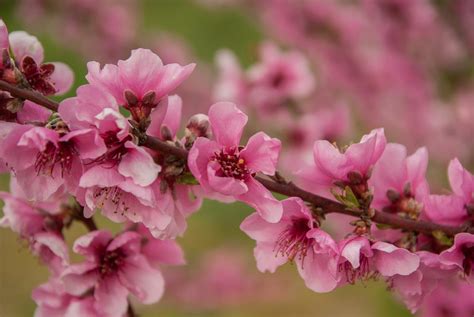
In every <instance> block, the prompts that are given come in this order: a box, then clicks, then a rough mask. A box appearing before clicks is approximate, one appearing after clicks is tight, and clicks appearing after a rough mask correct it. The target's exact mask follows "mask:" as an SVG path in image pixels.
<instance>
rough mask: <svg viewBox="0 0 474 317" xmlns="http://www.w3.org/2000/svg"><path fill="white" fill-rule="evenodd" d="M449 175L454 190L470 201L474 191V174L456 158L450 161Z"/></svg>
mask: <svg viewBox="0 0 474 317" xmlns="http://www.w3.org/2000/svg"><path fill="white" fill-rule="evenodd" d="M448 176H449V184H450V185H451V189H452V190H453V192H454V193H455V194H456V195H459V196H462V197H464V198H465V199H466V201H467V202H469V201H470V200H471V199H472V195H473V193H474V175H472V174H471V173H469V172H468V171H467V170H466V169H464V168H463V167H462V165H461V162H459V160H458V159H457V158H455V159H453V160H451V162H449V167H448Z"/></svg>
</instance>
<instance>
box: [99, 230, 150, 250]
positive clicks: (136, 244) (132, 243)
mask: <svg viewBox="0 0 474 317" xmlns="http://www.w3.org/2000/svg"><path fill="white" fill-rule="evenodd" d="M141 238H142V237H141V235H139V234H138V233H136V232H134V231H126V232H123V233H121V234H119V235H118V236H117V237H115V238H114V239H113V240H112V241H111V242H110V243H109V244H108V245H107V251H115V250H117V249H120V250H122V251H123V252H125V253H126V254H127V255H128V254H135V253H137V252H139V251H140V247H141Z"/></svg>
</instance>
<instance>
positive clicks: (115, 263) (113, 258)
mask: <svg viewBox="0 0 474 317" xmlns="http://www.w3.org/2000/svg"><path fill="white" fill-rule="evenodd" d="M124 259H125V254H124V253H123V251H122V250H120V249H118V250H114V251H107V252H105V254H104V255H103V256H102V257H101V259H100V265H99V272H100V275H101V276H102V277H105V276H107V275H110V274H114V273H116V272H117V271H118V270H119V269H120V267H121V266H122V263H123V261H124Z"/></svg>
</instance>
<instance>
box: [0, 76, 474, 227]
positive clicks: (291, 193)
mask: <svg viewBox="0 0 474 317" xmlns="http://www.w3.org/2000/svg"><path fill="white" fill-rule="evenodd" d="M0 90H5V91H8V92H10V93H11V94H12V95H14V96H16V97H19V98H23V99H28V100H31V101H33V102H35V103H37V104H39V105H42V106H44V107H46V108H48V109H51V110H54V111H56V110H57V108H58V103H56V102H54V101H52V100H49V99H48V98H46V97H43V96H42V95H40V94H38V93H36V92H34V91H29V90H24V89H20V88H16V87H14V86H12V85H10V84H8V83H6V82H3V81H0ZM141 145H143V146H145V147H147V148H149V149H152V150H155V151H158V152H161V153H164V154H169V155H173V156H176V157H179V158H182V159H187V157H188V151H187V150H185V149H182V148H178V147H177V146H175V145H173V144H170V143H167V142H164V141H162V140H160V139H158V138H155V137H151V136H146V135H145V136H144V137H143V139H142V140H141ZM255 179H256V180H258V181H259V182H260V183H261V184H262V185H263V186H265V187H266V188H267V189H269V190H270V191H272V192H275V193H279V194H282V195H285V196H288V197H300V198H301V199H303V200H304V201H306V202H309V203H311V204H312V205H314V206H315V207H319V208H321V209H322V210H323V213H325V214H328V213H339V214H345V215H349V216H353V217H360V216H361V215H362V213H361V212H360V211H355V210H350V209H347V208H346V207H345V206H344V205H343V204H341V203H338V202H336V201H333V200H330V199H327V198H324V197H321V196H318V195H315V194H312V193H310V192H308V191H305V190H303V189H301V188H299V187H298V186H296V185H295V184H293V183H291V182H290V183H285V182H276V181H273V180H270V179H268V178H263V177H260V176H256V177H255ZM88 220H91V219H88ZM88 220H86V221H88ZM371 220H372V221H373V222H376V223H380V224H385V225H389V226H390V227H393V228H399V229H404V230H408V231H416V232H421V233H425V234H432V233H433V232H434V231H443V232H445V233H446V234H448V235H455V234H457V233H461V232H470V233H474V228H473V227H469V228H466V227H465V226H460V227H453V226H445V225H441V224H436V223H433V222H428V221H415V220H410V219H405V218H401V217H399V216H397V215H392V214H389V213H385V212H380V211H375V213H374V216H373V217H372V218H371ZM84 224H85V225H86V226H87V227H88V228H89V229H90V228H97V227H96V226H95V224H94V223H93V220H92V223H86V222H84ZM93 230H96V229H93Z"/></svg>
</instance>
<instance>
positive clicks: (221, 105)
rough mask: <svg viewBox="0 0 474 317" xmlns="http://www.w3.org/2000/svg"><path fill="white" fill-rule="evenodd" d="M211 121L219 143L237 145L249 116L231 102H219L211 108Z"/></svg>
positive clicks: (228, 145)
mask: <svg viewBox="0 0 474 317" xmlns="http://www.w3.org/2000/svg"><path fill="white" fill-rule="evenodd" d="M209 121H210V122H211V128H212V132H213V135H214V137H215V138H216V141H217V143H219V144H220V145H223V146H227V147H231V146H237V145H239V143H240V138H241V136H242V132H243V129H244V126H245V125H246V124H247V121H248V117H247V115H246V114H245V113H243V112H242V111H240V110H239V109H238V108H237V107H236V105H235V104H233V103H231V102H218V103H215V104H213V105H212V106H211V107H210V108H209Z"/></svg>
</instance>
